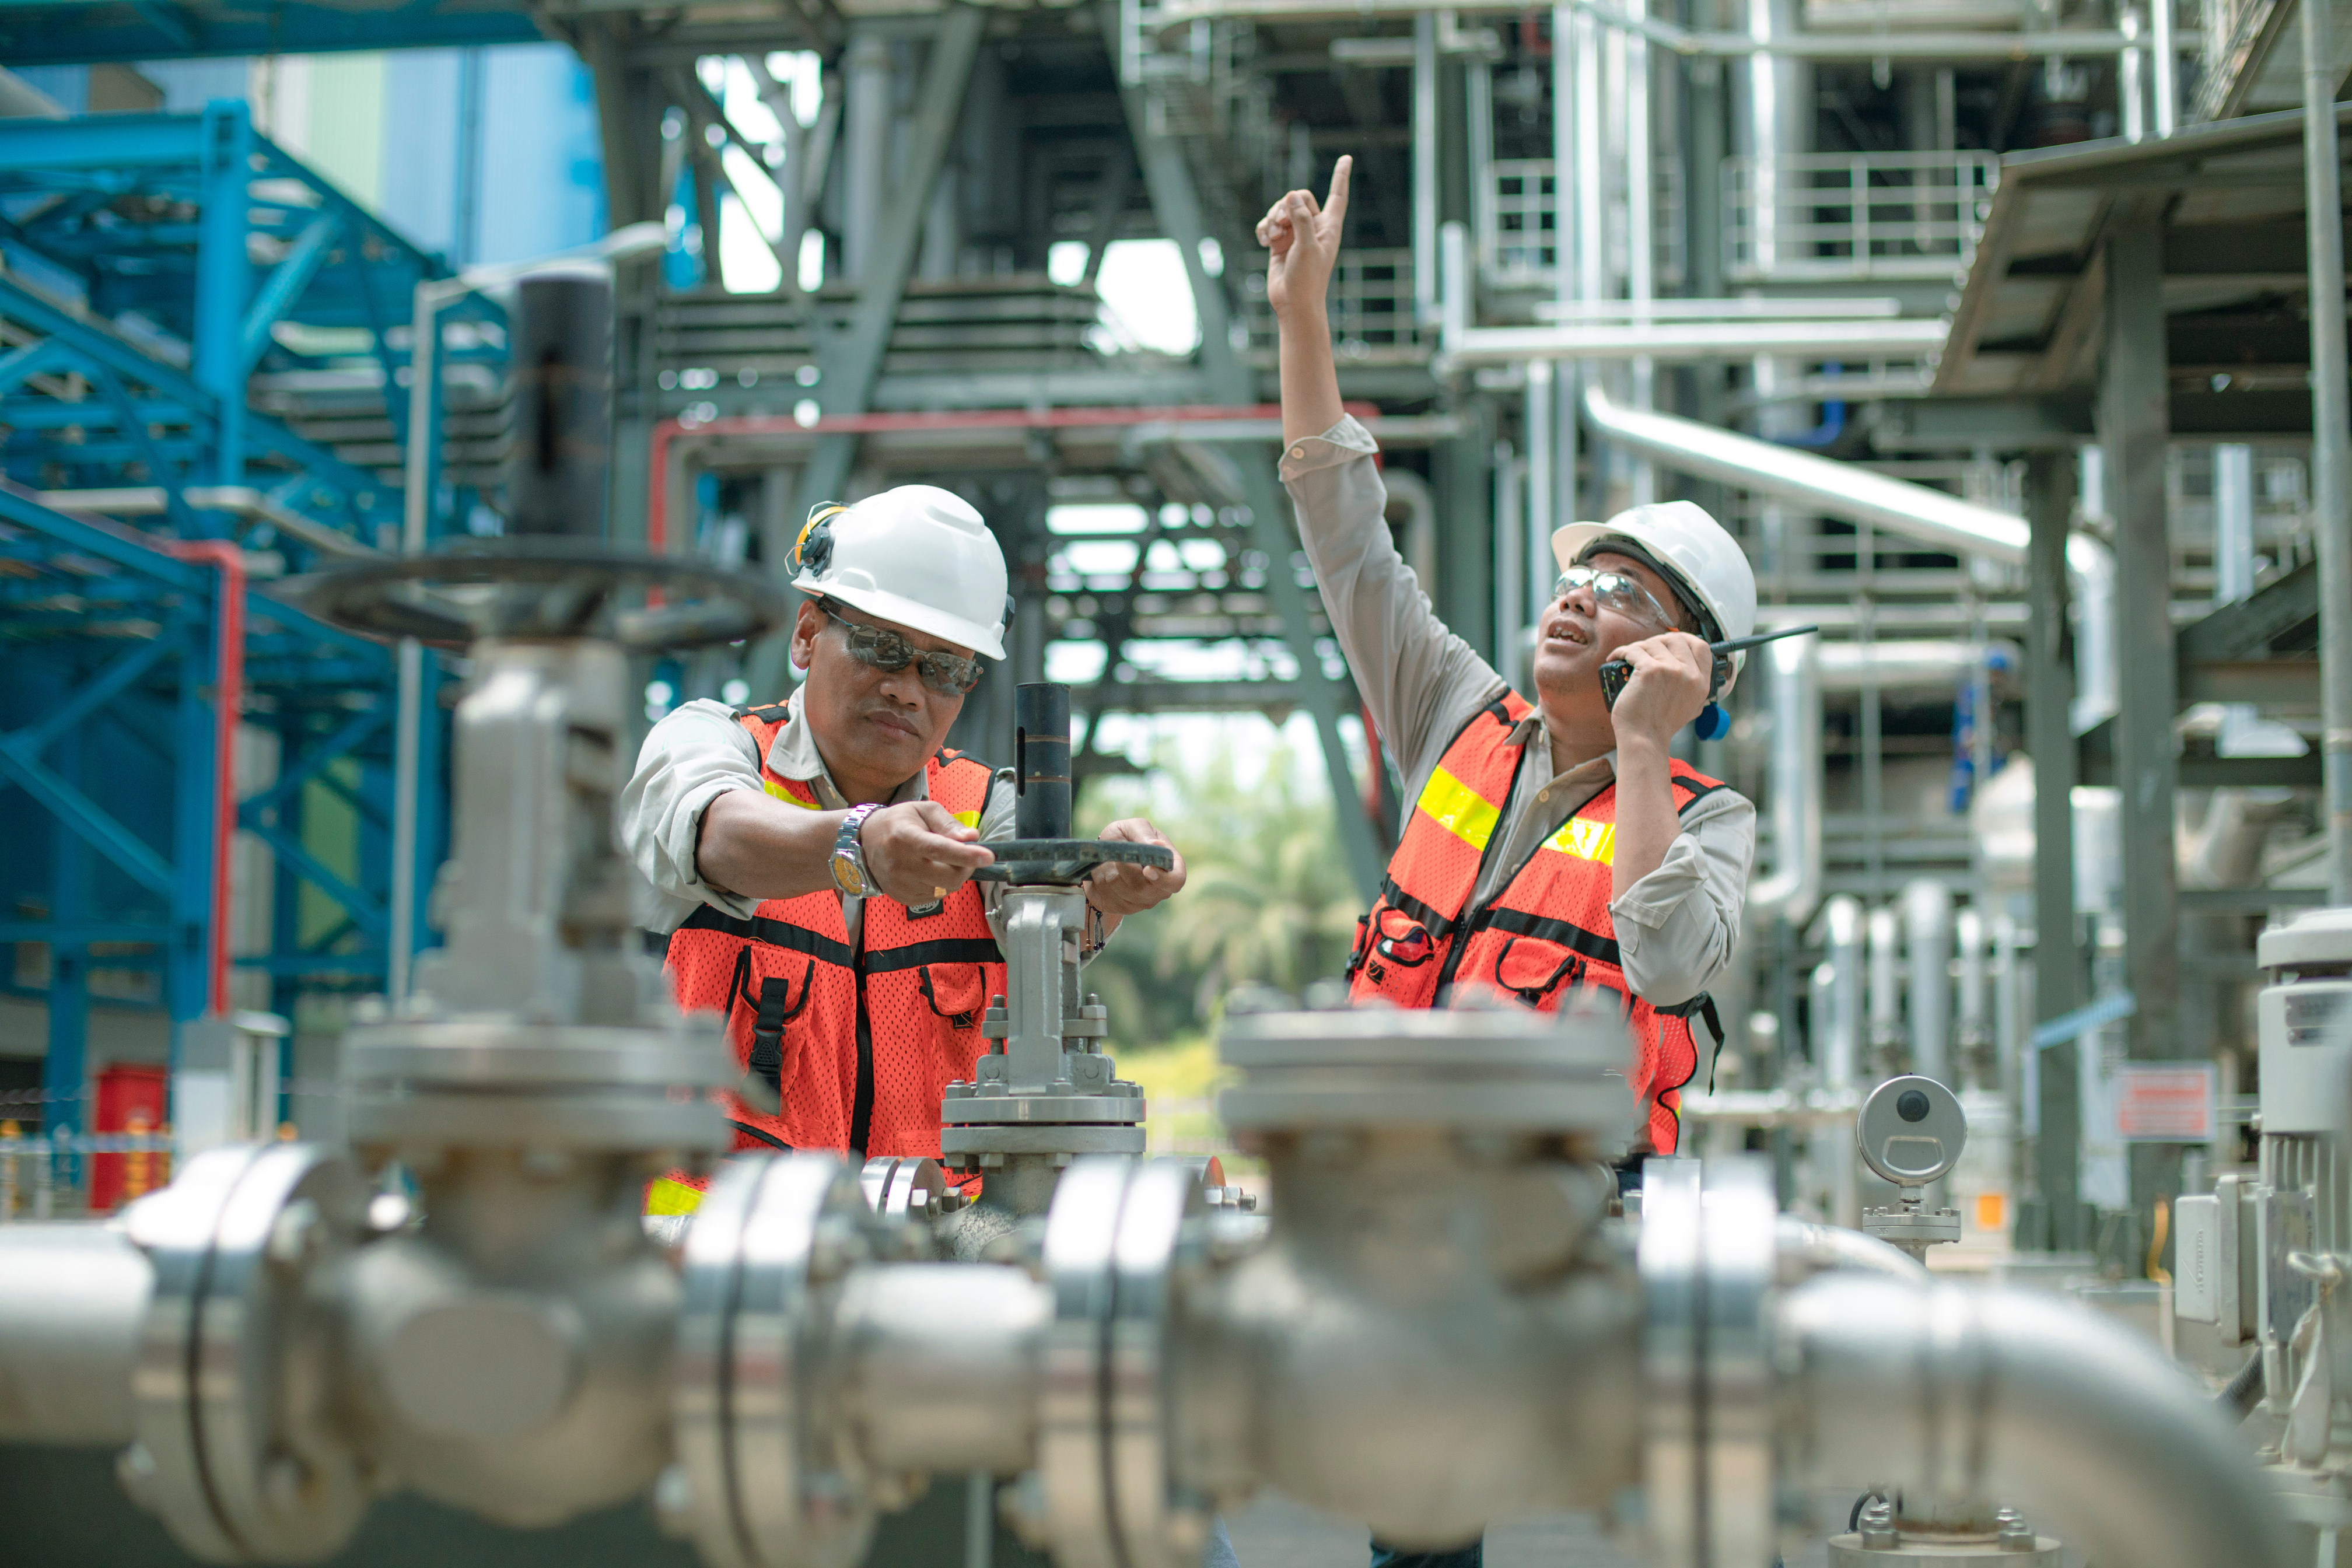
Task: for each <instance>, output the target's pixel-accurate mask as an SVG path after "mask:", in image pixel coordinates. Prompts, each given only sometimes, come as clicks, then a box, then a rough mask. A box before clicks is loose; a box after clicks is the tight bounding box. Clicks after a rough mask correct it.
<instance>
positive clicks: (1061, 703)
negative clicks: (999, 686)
mask: <svg viewBox="0 0 2352 1568" xmlns="http://www.w3.org/2000/svg"><path fill="white" fill-rule="evenodd" d="M1013 779H1014V784H1013V792H1014V793H1013V837H1015V838H1067V837H1069V836H1070V689H1069V688H1068V687H1066V686H1063V685H1060V684H1058V683H1056V682H1054V681H1038V682H1036V683H1034V684H1032V685H1026V686H1016V687H1014V688H1013Z"/></svg>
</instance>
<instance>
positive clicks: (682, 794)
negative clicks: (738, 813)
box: [621, 692, 1013, 944]
mask: <svg viewBox="0 0 2352 1568" xmlns="http://www.w3.org/2000/svg"><path fill="white" fill-rule="evenodd" d="M791 708H792V717H791V718H789V719H788V720H786V721H785V722H784V727H783V728H782V729H781V730H779V731H776V738H775V740H774V741H773V742H771V743H770V745H769V747H768V755H767V763H768V766H769V767H770V768H771V769H772V770H773V771H774V772H775V773H776V775H777V776H778V777H780V778H787V779H792V780H793V781H794V782H796V783H802V784H808V785H809V786H810V787H811V788H812V789H814V791H815V793H816V797H817V800H818V801H819V802H820V803H821V805H822V808H823V809H824V810H826V811H845V810H847V809H848V808H849V802H848V801H847V800H846V799H845V798H844V797H843V795H842V793H841V791H840V790H839V789H837V788H835V785H834V782H833V775H832V774H831V773H827V772H826V771H825V766H824V757H823V756H821V755H819V754H818V752H817V749H816V740H815V737H814V736H813V735H812V734H811V733H810V732H809V727H808V724H807V723H806V722H805V721H803V719H802V718H801V700H800V694H799V693H797V692H795V693H793V699H792V702H791ZM760 763H761V757H760V749H759V747H758V746H757V745H755V744H753V742H752V740H751V731H748V730H746V729H744V728H743V726H742V725H741V724H740V723H738V722H737V721H736V719H735V711H734V710H733V709H731V708H729V707H728V706H727V705H726V704H725V703H722V702H712V701H709V700H699V701H694V702H688V703H687V704H686V705H685V706H683V707H681V708H678V709H677V710H675V711H673V712H671V713H670V714H668V715H667V717H665V718H664V719H663V720H662V721H661V722H660V723H658V724H656V725H655V726H654V727H653V731H652V732H651V733H649V734H648V735H646V743H645V744H644V746H642V747H640V748H639V749H638V752H637V767H636V772H635V773H633V774H632V775H631V776H630V779H629V783H628V786H627V787H626V788H625V789H624V790H623V791H622V792H621V846H622V848H623V849H624V850H625V851H626V852H627V854H628V856H629V858H630V859H632V860H634V861H635V863H636V867H637V869H638V870H639V871H641V872H643V873H644V874H645V879H646V881H647V882H649V883H651V884H652V885H653V891H654V900H655V903H654V907H653V909H652V910H649V911H646V918H645V919H644V921H643V922H642V923H643V924H644V925H645V927H646V930H648V931H665V932H667V931H676V930H677V927H678V923H679V922H680V921H683V920H685V919H686V917H687V916H688V915H690V914H692V913H693V912H694V911H695V909H696V908H697V907H698V905H702V904H709V906H710V907H711V908H713V909H715V910H721V911H723V912H725V913H727V914H730V915H734V916H736V917H738V918H739V919H749V918H750V917H751V913H752V911H754V910H757V909H758V908H759V907H760V900H757V899H747V898H745V897H743V896H742V895H741V894H740V893H730V892H729V891H727V890H726V889H723V888H714V887H712V886H711V885H710V884H709V883H708V882H706V881H704V880H703V879H702V872H701V869H700V868H698V866H697V865H696V863H695V858H696V851H697V848H698V846H699V845H700V843H701V840H702V814H703V813H704V812H705V811H708V810H709V808H710V803H711V802H712V801H714V800H716V799H718V798H719V796H720V795H725V794H726V793H727V792H728V791H729V790H735V789H748V790H761V789H765V788H766V782H765V781H764V780H763V779H762V778H761V776H760ZM930 793H931V792H930V785H929V781H928V780H927V779H926V778H925V776H924V774H923V773H916V774H915V776H914V777H913V778H910V779H908V781H907V782H906V783H905V784H900V785H899V786H898V793H896V794H895V795H891V797H890V800H889V804H890V805H898V804H899V803H901V802H903V801H909V800H928V799H929V798H930ZM979 827H980V837H981V838H982V841H983V842H985V841H987V840H989V839H992V838H993V839H1003V838H1010V837H1013V792H1012V791H1011V790H1010V789H999V790H992V791H990V792H989V798H988V809H987V810H986V811H985V812H984V813H983V814H982V816H981V819H980V823H979ZM836 896H837V897H840V898H841V920H842V924H843V926H844V927H845V928H846V930H847V931H848V933H849V940H850V942H852V943H853V944H855V943H856V941H857V937H858V931H859V929H860V928H861V927H862V926H863V924H864V923H865V922H864V910H865V907H866V900H863V899H855V898H850V897H847V896H846V895H836ZM980 896H981V901H982V905H983V906H984V907H985V908H986V909H987V910H988V922H989V925H990V927H991V928H992V929H993V930H996V931H997V935H998V939H999V940H1000V941H1002V940H1003V930H1002V929H1001V924H1000V921H999V920H998V917H997V902H998V900H999V899H1000V898H1001V897H1002V896H1003V883H1001V882H983V883H982V884H981V885H980Z"/></svg>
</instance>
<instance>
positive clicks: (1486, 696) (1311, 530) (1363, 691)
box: [1282, 415, 1503, 779]
mask: <svg viewBox="0 0 2352 1568" xmlns="http://www.w3.org/2000/svg"><path fill="white" fill-rule="evenodd" d="M1379 450H1380V447H1379V446H1378V445H1377V444H1376V443H1375V442H1374V441H1373V440H1372V437H1371V433H1370V431H1368V430H1366V429H1365V428H1364V426H1362V425H1361V424H1360V422H1359V421H1358V420H1357V419H1356V417H1355V416H1353V415H1347V416H1342V417H1341V419H1340V420H1339V423H1338V424H1337V425H1334V426H1331V428H1330V429H1328V430H1327V431H1325V432H1324V433H1323V434H1322V435H1320V436H1311V437H1305V438H1303V439H1300V440H1297V441H1293V442H1291V443H1290V444H1289V445H1288V446H1287V447H1284V448H1283V450H1282V481H1283V483H1284V485H1285V486H1286V487H1287V488H1288V489H1289V491H1290V500H1291V504H1292V506H1293V507H1294V508H1295V510H1297V517H1298V533H1299V540H1300V542H1301V543H1302V544H1303V545H1305V547H1306V550H1307V563H1308V564H1309V565H1310V566H1312V567H1313V568H1314V569H1315V585H1316V587H1317V589H1318V591H1319V592H1320V593H1321V594H1322V596H1323V609H1324V613H1325V614H1326V615H1327V616H1328V617H1329V619H1330V622H1331V632H1332V635H1333V636H1334V637H1337V638H1338V640H1339V651H1340V652H1341V653H1342V654H1344V655H1346V656H1347V659H1348V668H1349V671H1350V672H1351V673H1352V674H1353V675H1354V677H1355V680H1356V689H1357V691H1358V692H1359V693H1360V695H1361V696H1362V697H1363V700H1364V705H1365V706H1366V707H1367V708H1369V709H1370V710H1371V714H1372V721H1373V722H1374V723H1375V724H1377V725H1378V726H1380V731H1381V739H1382V740H1384V741H1385V742H1388V744H1389V747H1390V754H1391V756H1392V757H1394V758H1395V760H1396V762H1397V764H1398V766H1399V767H1400V769H1401V770H1402V772H1403V773H1405V774H1406V775H1407V777H1408V778H1409V779H1410V778H1412V777H1414V776H1417V775H1421V774H1425V773H1427V771H1428V769H1429V768H1430V766H1431V765H1433V764H1434V763H1435V762H1436V760H1437V754H1438V753H1439V752H1443V751H1444V747H1445V744H1446V742H1448V741H1450V740H1451V739H1452V738H1453V735H1454V731H1456V730H1458V729H1459V728H1460V727H1461V726H1462V724H1463V723H1464V722H1465V721H1467V720H1468V718H1469V716H1470V715H1471V714H1472V713H1474V712H1475V711H1476V710H1478V708H1479V707H1480V706H1481V705H1482V704H1484V703H1486V702H1487V701H1490V700H1493V698H1494V695H1495V693H1496V691H1497V690H1498V689H1500V688H1501V687H1502V684H1503V679H1502V677H1500V676H1499V675H1497V674H1496V673H1495V669H1494V667H1493V666H1491V665H1489V664H1488V663H1487V662H1486V660H1485V659H1483V658H1479V657H1478V654H1477V651H1476V650H1475V649H1474V648H1473V647H1471V646H1470V645H1469V644H1468V643H1466V642H1464V641H1463V640H1462V639H1461V638H1460V637H1455V636H1454V633H1453V632H1452V631H1450V630H1448V629H1447V627H1446V626H1445V623H1444V622H1443V621H1441V620H1439V619H1438V618H1437V614H1436V612H1435V611H1434V610H1433V609H1432V608H1431V607H1430V603H1429V595H1427V594H1425V593H1424V592H1423V590H1422V586H1421V581H1420V579H1419V578H1417V577H1415V576H1414V575H1413V573H1412V568H1411V567H1410V566H1407V565H1406V564H1405V563H1404V559H1403V557H1402V556H1400V555H1399V554H1398V553H1397V548H1396V543H1395V541H1393V540H1392V539H1391V538H1390V537H1389V530H1388V522H1387V520H1386V512H1387V508H1388V487H1387V486H1386V485H1384V484H1382V483H1381V474H1380V468H1379V467H1378V465H1376V464H1375V463H1374V462H1373V461H1372V458H1373V455H1374V454H1375V453H1377V452H1378V451H1379Z"/></svg>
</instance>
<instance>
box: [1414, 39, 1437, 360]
mask: <svg viewBox="0 0 2352 1568" xmlns="http://www.w3.org/2000/svg"><path fill="white" fill-rule="evenodd" d="M1437 154H1438V145H1437V17H1436V15H1435V14H1434V13H1433V12H1429V11H1423V13H1422V14H1421V15H1420V16H1416V17H1414V18H1413V20H1412V304H1413V314H1414V315H1415V316H1416V317H1417V318H1418V319H1419V320H1420V322H1421V324H1422V325H1423V326H1424V327H1432V326H1435V325H1436V324H1437Z"/></svg>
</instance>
